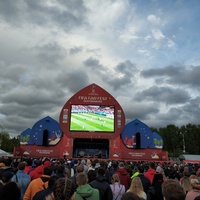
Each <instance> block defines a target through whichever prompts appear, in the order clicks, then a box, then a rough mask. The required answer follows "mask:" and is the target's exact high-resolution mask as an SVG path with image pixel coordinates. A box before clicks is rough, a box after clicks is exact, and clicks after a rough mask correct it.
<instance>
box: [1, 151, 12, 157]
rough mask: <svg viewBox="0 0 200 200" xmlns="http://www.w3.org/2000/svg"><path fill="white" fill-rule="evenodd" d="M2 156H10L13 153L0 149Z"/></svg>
mask: <svg viewBox="0 0 200 200" xmlns="http://www.w3.org/2000/svg"><path fill="white" fill-rule="evenodd" d="M3 156H6V157H12V156H13V155H12V154H10V153H8V152H6V151H3V150H2V149H0V157H3Z"/></svg>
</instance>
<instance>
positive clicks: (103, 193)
mask: <svg viewBox="0 0 200 200" xmlns="http://www.w3.org/2000/svg"><path fill="white" fill-rule="evenodd" d="M90 185H91V186H92V187H93V188H96V189H98V190H99V195H100V200H105V199H112V198H113V195H112V190H111V188H110V185H109V183H108V182H107V179H106V177H105V169H104V168H103V167H100V168H99V169H98V171H97V177H96V180H94V181H92V182H91V183H90Z"/></svg>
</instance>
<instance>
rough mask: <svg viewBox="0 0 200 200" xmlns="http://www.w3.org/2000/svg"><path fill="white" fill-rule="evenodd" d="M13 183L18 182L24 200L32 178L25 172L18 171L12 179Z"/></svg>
mask: <svg viewBox="0 0 200 200" xmlns="http://www.w3.org/2000/svg"><path fill="white" fill-rule="evenodd" d="M12 181H13V182H16V183H17V184H18V186H19V188H20V191H21V199H23V197H24V194H25V191H26V189H27V187H28V185H29V183H30V181H31V178H30V176H29V175H28V174H26V173H25V172H24V171H23V170H18V171H17V173H16V174H15V175H14V176H13V177H12Z"/></svg>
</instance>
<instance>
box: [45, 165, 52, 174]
mask: <svg viewBox="0 0 200 200" xmlns="http://www.w3.org/2000/svg"><path fill="white" fill-rule="evenodd" d="M52 172H53V167H52V166H51V165H49V166H46V167H44V175H48V176H51V174H52Z"/></svg>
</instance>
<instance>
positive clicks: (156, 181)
mask: <svg viewBox="0 0 200 200" xmlns="http://www.w3.org/2000/svg"><path fill="white" fill-rule="evenodd" d="M164 181H166V177H165V174H164V171H163V169H162V167H160V166H159V165H158V166H157V167H156V173H155V174H154V176H153V182H152V186H153V187H154V194H151V199H156V200H163V195H162V184H163V182H164Z"/></svg>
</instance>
